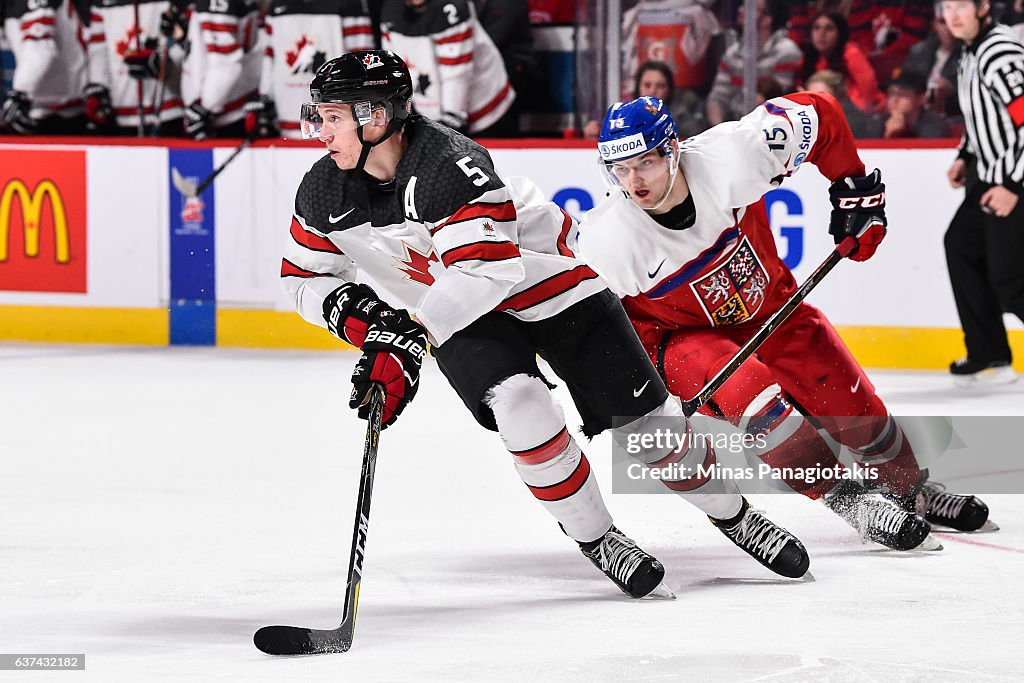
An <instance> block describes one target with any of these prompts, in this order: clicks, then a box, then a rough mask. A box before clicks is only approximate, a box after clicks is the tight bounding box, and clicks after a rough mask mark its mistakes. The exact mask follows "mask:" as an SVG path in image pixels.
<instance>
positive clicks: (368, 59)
mask: <svg viewBox="0 0 1024 683" xmlns="http://www.w3.org/2000/svg"><path fill="white" fill-rule="evenodd" d="M363 66H365V67H366V68H367V69H373V68H375V67H378V66H384V62H382V61H380V57H379V56H377V55H375V54H368V55H366V56H365V57H363Z"/></svg>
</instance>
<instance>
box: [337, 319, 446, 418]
mask: <svg viewBox="0 0 1024 683" xmlns="http://www.w3.org/2000/svg"><path fill="white" fill-rule="evenodd" d="M426 352H427V332H426V330H424V329H423V327H422V326H420V325H419V324H418V323H417V322H416V321H414V320H413V319H412V318H410V317H409V314H408V312H406V311H396V310H394V309H392V308H387V309H386V310H383V311H381V312H380V313H379V314H378V315H377V319H376V320H375V321H374V322H373V323H371V324H370V327H369V329H368V330H367V332H366V340H365V341H364V342H363V355H362V357H361V358H360V359H359V362H358V363H356V369H355V371H354V372H353V373H352V395H351V396H350V397H349V401H348V405H349V407H350V408H355V409H356V410H358V411H359V417H360V418H361V419H364V420H366V419H369V416H370V395H371V393H372V392H373V387H374V386H375V385H379V386H381V387H382V388H383V389H384V411H383V413H382V414H381V426H382V427H388V426H390V425H392V424H393V423H394V422H395V420H397V419H398V416H399V415H401V414H402V411H403V410H404V409H405V406H406V404H408V403H409V401H411V400H412V399H413V397H414V396H416V391H417V390H418V389H419V386H420V366H422V365H423V356H424V354H426Z"/></svg>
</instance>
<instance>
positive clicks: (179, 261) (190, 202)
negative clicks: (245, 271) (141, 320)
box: [167, 149, 217, 346]
mask: <svg viewBox="0 0 1024 683" xmlns="http://www.w3.org/2000/svg"><path fill="white" fill-rule="evenodd" d="M167 158H168V164H169V169H168V170H169V172H168V174H167V175H168V178H169V183H170V195H169V197H170V202H169V208H170V229H171V235H170V252H171V253H170V257H171V259H170V261H171V272H170V275H171V288H170V290H171V302H170V326H171V330H170V342H171V344H180V345H190V346H213V345H215V344H216V343H217V291H216V281H217V278H216V259H215V256H216V254H215V252H214V190H213V187H210V188H208V189H207V190H206V191H204V192H203V194H202V195H201V196H199V197H195V196H190V195H191V190H194V188H195V187H196V186H197V185H199V184H200V183H201V182H202V181H203V179H205V178H207V177H209V175H210V174H211V173H212V172H213V150H210V149H169V150H168V151H167Z"/></svg>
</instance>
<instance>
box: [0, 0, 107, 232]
mask: <svg viewBox="0 0 1024 683" xmlns="http://www.w3.org/2000/svg"><path fill="white" fill-rule="evenodd" d="M0 19H3V21H2V22H0V28H3V29H4V30H5V31H6V35H7V40H8V41H9V42H10V45H11V50H12V52H13V53H14V58H15V66H14V78H13V82H12V84H11V90H10V92H8V93H7V94H6V96H5V97H3V98H2V100H0V101H2V105H0V131H3V130H4V129H6V131H9V132H12V133H18V134H21V135H29V134H32V133H41V134H46V135H59V134H69V135H70V134H80V133H83V132H84V131H85V117H84V115H83V108H82V91H83V89H84V88H85V76H86V54H85V47H84V45H83V44H82V42H81V40H80V39H79V36H80V35H81V32H82V30H83V23H86V24H87V23H88V22H87V21H86V22H83V20H82V19H83V18H82V17H81V16H79V14H78V12H77V11H76V9H75V8H74V5H73V4H72V3H71V1H70V0H34V1H33V2H29V3H26V2H24V1H23V0H0ZM86 19H87V17H86ZM108 110H109V104H108ZM6 131H5V132H6ZM2 227H3V228H4V229H6V227H7V226H6V225H5V226H2Z"/></svg>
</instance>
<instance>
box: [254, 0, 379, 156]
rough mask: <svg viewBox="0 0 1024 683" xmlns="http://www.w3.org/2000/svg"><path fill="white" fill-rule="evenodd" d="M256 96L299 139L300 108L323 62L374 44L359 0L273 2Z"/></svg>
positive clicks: (286, 134) (285, 131) (287, 133)
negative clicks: (273, 107)
mask: <svg viewBox="0 0 1024 683" xmlns="http://www.w3.org/2000/svg"><path fill="white" fill-rule="evenodd" d="M264 33H265V40H264V43H265V46H266V47H265V50H264V58H263V65H262V69H261V75H260V86H259V89H260V94H261V95H266V96H268V97H270V98H271V99H272V100H274V103H275V105H276V106H277V116H278V124H279V126H280V128H281V134H282V135H283V136H284V137H286V138H298V137H302V133H301V132H300V130H299V108H300V107H301V106H302V104H303V103H305V102H309V84H310V82H311V81H312V80H313V74H315V73H316V70H317V69H319V68H320V66H321V65H322V64H324V62H326V61H328V60H330V59H334V58H335V57H338V56H340V55H342V54H344V53H345V52H353V51H355V50H370V49H372V48H373V27H372V26H371V24H370V17H369V16H368V15H367V14H366V12H365V11H364V8H363V5H362V3H361V2H359V1H358V0H273V2H272V3H271V5H270V10H269V11H268V12H267V16H266V19H265V20H264Z"/></svg>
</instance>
